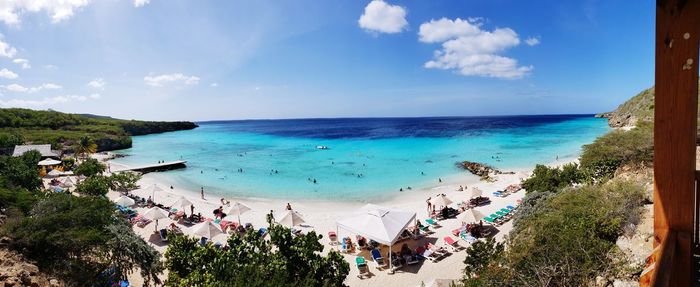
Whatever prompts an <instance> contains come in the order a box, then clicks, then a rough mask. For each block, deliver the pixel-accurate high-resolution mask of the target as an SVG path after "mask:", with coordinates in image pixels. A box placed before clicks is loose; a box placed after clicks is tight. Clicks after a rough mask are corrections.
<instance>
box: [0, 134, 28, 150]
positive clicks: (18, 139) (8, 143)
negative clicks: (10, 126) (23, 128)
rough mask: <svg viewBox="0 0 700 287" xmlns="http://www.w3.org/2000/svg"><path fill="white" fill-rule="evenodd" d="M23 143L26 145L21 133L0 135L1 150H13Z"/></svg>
mask: <svg viewBox="0 0 700 287" xmlns="http://www.w3.org/2000/svg"><path fill="white" fill-rule="evenodd" d="M22 143H24V137H22V134H20V133H17V132H13V133H0V148H12V147H14V146H16V145H21V144H22Z"/></svg>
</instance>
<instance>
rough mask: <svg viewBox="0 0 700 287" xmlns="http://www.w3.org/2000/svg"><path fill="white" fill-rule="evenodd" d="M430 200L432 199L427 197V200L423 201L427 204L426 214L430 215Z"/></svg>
mask: <svg viewBox="0 0 700 287" xmlns="http://www.w3.org/2000/svg"><path fill="white" fill-rule="evenodd" d="M431 198H432V197H428V199H427V200H426V201H425V202H426V203H428V214H430V210H431V208H430V207H431V205H432V203H430V199H431Z"/></svg>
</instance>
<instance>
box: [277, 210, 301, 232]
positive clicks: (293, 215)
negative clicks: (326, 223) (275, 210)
mask: <svg viewBox="0 0 700 287" xmlns="http://www.w3.org/2000/svg"><path fill="white" fill-rule="evenodd" d="M304 222H306V221H304V218H302V217H301V215H300V214H299V212H296V211H294V210H287V212H285V214H284V216H282V218H280V220H279V221H277V223H279V224H282V225H284V226H287V227H290V228H291V227H294V226H297V225H300V224H302V223H304Z"/></svg>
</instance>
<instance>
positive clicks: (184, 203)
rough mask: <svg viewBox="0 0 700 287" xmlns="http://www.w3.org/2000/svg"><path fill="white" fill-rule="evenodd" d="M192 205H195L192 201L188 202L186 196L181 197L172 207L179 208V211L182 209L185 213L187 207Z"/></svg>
mask: <svg viewBox="0 0 700 287" xmlns="http://www.w3.org/2000/svg"><path fill="white" fill-rule="evenodd" d="M192 205H194V204H193V203H192V202H191V201H189V200H188V199H187V198H185V197H184V196H181V197H180V198H179V199H178V200H176V201H175V202H173V204H172V205H170V207H176V208H178V209H181V210H182V211H185V209H186V208H187V207H190V206H192Z"/></svg>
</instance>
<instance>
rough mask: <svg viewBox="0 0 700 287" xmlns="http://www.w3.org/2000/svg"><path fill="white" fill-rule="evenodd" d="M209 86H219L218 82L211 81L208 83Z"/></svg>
mask: <svg viewBox="0 0 700 287" xmlns="http://www.w3.org/2000/svg"><path fill="white" fill-rule="evenodd" d="M209 86H212V87H218V86H219V84H218V83H211V84H209Z"/></svg>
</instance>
